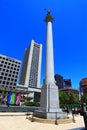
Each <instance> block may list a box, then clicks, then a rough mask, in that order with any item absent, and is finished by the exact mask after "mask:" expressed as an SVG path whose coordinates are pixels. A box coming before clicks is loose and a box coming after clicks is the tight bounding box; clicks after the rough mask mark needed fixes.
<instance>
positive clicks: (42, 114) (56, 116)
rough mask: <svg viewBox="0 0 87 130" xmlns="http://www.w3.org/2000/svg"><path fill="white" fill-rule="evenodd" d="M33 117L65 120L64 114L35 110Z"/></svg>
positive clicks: (65, 115) (65, 114)
mask: <svg viewBox="0 0 87 130" xmlns="http://www.w3.org/2000/svg"><path fill="white" fill-rule="evenodd" d="M33 115H34V116H35V117H39V118H44V119H67V117H68V116H67V113H66V112H44V111H39V110H36V111H34V113H33Z"/></svg>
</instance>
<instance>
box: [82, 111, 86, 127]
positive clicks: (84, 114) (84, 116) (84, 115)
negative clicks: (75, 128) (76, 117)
mask: <svg viewBox="0 0 87 130" xmlns="http://www.w3.org/2000/svg"><path fill="white" fill-rule="evenodd" d="M83 118H84V124H85V129H86V130H87V111H84V113H83Z"/></svg>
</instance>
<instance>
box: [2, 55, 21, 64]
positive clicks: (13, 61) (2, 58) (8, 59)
mask: <svg viewBox="0 0 87 130" xmlns="http://www.w3.org/2000/svg"><path fill="white" fill-rule="evenodd" d="M0 59H2V60H5V61H9V62H13V63H17V64H20V62H18V61H15V60H11V59H7V58H4V57H1V56H0Z"/></svg>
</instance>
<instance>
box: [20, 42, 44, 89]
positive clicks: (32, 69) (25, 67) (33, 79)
mask: <svg viewBox="0 0 87 130" xmlns="http://www.w3.org/2000/svg"><path fill="white" fill-rule="evenodd" d="M41 56H42V44H37V43H36V42H35V41H34V40H32V41H31V44H30V46H29V47H28V48H27V49H26V50H25V55H24V60H23V63H22V68H21V73H20V80H19V84H21V85H24V86H25V87H28V88H40V72H41Z"/></svg>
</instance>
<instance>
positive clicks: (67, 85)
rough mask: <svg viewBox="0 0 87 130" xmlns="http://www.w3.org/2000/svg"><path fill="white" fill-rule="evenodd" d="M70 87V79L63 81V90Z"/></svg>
mask: <svg viewBox="0 0 87 130" xmlns="http://www.w3.org/2000/svg"><path fill="white" fill-rule="evenodd" d="M70 87H72V83H71V79H64V88H70Z"/></svg>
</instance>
